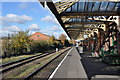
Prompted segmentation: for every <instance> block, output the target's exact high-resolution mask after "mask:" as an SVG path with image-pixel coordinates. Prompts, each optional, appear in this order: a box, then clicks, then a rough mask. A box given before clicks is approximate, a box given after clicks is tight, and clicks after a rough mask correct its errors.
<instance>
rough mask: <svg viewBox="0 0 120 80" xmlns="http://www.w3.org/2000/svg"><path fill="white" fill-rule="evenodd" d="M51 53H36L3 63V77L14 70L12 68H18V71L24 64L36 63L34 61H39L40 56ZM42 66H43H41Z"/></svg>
mask: <svg viewBox="0 0 120 80" xmlns="http://www.w3.org/2000/svg"><path fill="white" fill-rule="evenodd" d="M53 54H54V53H46V54H41V55H36V56H33V57H30V58H26V59H23V60H19V61H16V62H13V63H9V64H6V65H3V66H4V67H3V68H2V70H1V72H2V75H3V78H5V77H7V76H8V75H9V74H11V73H14V72H16V71H14V70H17V69H18V71H19V68H21V69H22V68H24V67H26V65H27V66H30V65H32V64H33V63H36V61H37V63H38V62H40V59H41V58H44V57H46V56H48V55H53ZM51 61H52V60H51ZM48 63H49V62H48ZM42 67H44V66H42ZM6 74H7V75H6Z"/></svg>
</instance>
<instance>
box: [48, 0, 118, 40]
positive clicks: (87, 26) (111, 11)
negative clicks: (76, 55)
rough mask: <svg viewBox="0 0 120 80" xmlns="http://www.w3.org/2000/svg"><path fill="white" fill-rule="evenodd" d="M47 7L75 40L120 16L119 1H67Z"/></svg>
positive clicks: (51, 3) (50, 4)
mask: <svg viewBox="0 0 120 80" xmlns="http://www.w3.org/2000/svg"><path fill="white" fill-rule="evenodd" d="M49 1H50V0H49ZM47 6H48V7H49V8H50V10H51V11H52V12H53V14H54V15H55V17H56V18H57V20H58V22H59V23H60V24H61V26H62V27H63V29H64V30H65V31H66V33H67V34H68V36H69V37H70V38H73V39H79V38H80V37H81V38H83V35H89V34H91V33H92V32H93V31H96V30H97V29H98V28H102V27H104V24H105V22H108V21H113V20H116V19H117V18H116V17H115V16H120V2H119V1H117V0H107V1H106V0H99V1H96V0H72V1H71V0H69V1H68V0H67V1H64V2H63V1H59V2H55V3H53V2H47Z"/></svg>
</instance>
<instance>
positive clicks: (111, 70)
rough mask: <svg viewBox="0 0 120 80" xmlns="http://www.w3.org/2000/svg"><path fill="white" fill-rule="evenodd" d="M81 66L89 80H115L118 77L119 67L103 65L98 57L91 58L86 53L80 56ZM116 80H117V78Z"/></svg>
mask: <svg viewBox="0 0 120 80" xmlns="http://www.w3.org/2000/svg"><path fill="white" fill-rule="evenodd" d="M80 56H81V59H80V60H81V62H82V65H83V67H84V69H85V71H86V74H87V77H88V79H89V80H91V79H93V78H111V79H112V78H116V77H115V76H117V77H118V76H120V66H111V65H108V64H106V63H103V62H102V60H101V59H100V58H98V57H91V54H90V53H88V52H85V53H82V54H80ZM108 75H109V76H108ZM117 79H118V78H117Z"/></svg>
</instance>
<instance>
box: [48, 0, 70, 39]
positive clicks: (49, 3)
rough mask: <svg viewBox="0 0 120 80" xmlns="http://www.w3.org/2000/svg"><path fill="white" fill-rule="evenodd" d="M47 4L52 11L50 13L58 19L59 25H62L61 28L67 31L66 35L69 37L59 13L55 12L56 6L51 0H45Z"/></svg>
mask: <svg viewBox="0 0 120 80" xmlns="http://www.w3.org/2000/svg"><path fill="white" fill-rule="evenodd" d="M47 6H48V7H49V9H50V10H51V11H52V13H53V14H54V15H55V17H56V19H57V20H58V22H59V23H60V25H61V26H62V28H63V29H64V30H65V32H66V33H67V35H68V36H69V37H70V35H69V34H68V32H67V30H66V28H65V26H64V24H63V22H62V20H61V17H60V15H59V13H58V12H57V10H56V7H55V5H54V4H53V2H52V0H51V2H47ZM70 38H71V37H70Z"/></svg>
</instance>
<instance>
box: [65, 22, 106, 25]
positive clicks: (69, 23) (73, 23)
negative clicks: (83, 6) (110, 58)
mask: <svg viewBox="0 0 120 80" xmlns="http://www.w3.org/2000/svg"><path fill="white" fill-rule="evenodd" d="M64 24H65V25H76V24H104V22H65V23H64Z"/></svg>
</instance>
